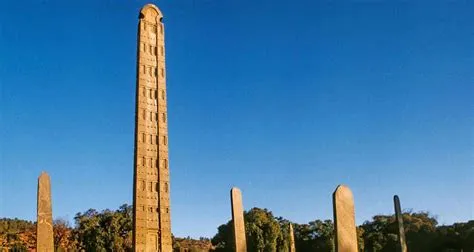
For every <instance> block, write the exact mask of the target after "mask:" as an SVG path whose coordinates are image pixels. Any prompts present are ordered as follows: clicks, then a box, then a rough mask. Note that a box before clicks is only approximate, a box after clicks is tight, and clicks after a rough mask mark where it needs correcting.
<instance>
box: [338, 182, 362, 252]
mask: <svg viewBox="0 0 474 252" xmlns="http://www.w3.org/2000/svg"><path fill="white" fill-rule="evenodd" d="M332 200H333V211H334V227H335V234H336V241H335V244H336V252H357V251H358V250H357V230H356V225H355V213H354V197H353V196H352V192H351V190H350V189H349V187H347V186H345V185H339V186H338V187H337V188H336V191H334V193H333V196H332Z"/></svg>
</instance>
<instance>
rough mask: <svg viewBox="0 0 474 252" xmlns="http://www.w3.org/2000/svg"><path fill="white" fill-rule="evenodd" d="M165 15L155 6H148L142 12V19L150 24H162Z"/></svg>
mask: <svg viewBox="0 0 474 252" xmlns="http://www.w3.org/2000/svg"><path fill="white" fill-rule="evenodd" d="M162 18H163V14H162V13H161V11H160V9H158V7H156V5H154V4H147V5H145V6H144V7H143V8H142V9H141V10H140V19H144V20H145V21H148V22H150V23H161V19H162Z"/></svg>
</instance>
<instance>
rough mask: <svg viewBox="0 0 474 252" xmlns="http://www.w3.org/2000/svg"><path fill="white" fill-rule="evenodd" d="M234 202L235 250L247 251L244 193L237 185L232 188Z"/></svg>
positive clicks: (231, 194)
mask: <svg viewBox="0 0 474 252" xmlns="http://www.w3.org/2000/svg"><path fill="white" fill-rule="evenodd" d="M230 198H231V204H232V223H233V227H234V229H233V230H234V242H235V252H247V241H246V239H245V223H244V207H243V204H242V193H241V192H240V189H239V188H237V187H233V188H232V189H231V190H230Z"/></svg>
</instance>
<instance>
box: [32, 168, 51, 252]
mask: <svg viewBox="0 0 474 252" xmlns="http://www.w3.org/2000/svg"><path fill="white" fill-rule="evenodd" d="M37 197H38V198H37V200H38V201H37V208H36V210H37V222H36V251H38V252H54V238H53V210H52V207H51V179H50V178H49V175H48V174H47V173H46V172H42V173H41V175H40V176H39V177H38V195H37Z"/></svg>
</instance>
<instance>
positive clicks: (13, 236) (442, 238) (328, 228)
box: [0, 204, 474, 252]
mask: <svg viewBox="0 0 474 252" xmlns="http://www.w3.org/2000/svg"><path fill="white" fill-rule="evenodd" d="M244 217H245V227H246V236H247V248H248V251H249V252H277V251H278V252H288V251H289V235H288V224H289V223H290V222H291V221H289V220H287V219H284V218H282V217H275V216H273V214H272V212H270V211H269V210H267V209H261V208H252V209H250V210H249V211H246V212H245V215H244ZM403 221H404V226H405V232H406V240H407V245H408V251H410V252H425V251H433V252H437V251H440V252H448V251H464V252H466V251H473V250H474V220H470V221H468V222H465V223H455V224H453V225H447V226H441V225H438V222H437V221H436V218H435V217H433V215H431V214H429V213H427V212H413V211H407V212H404V214H403ZM74 222H75V223H74V225H73V226H71V225H70V224H69V223H68V222H67V221H65V220H61V219H58V220H55V221H54V245H55V248H56V251H132V207H131V206H130V205H126V204H125V205H122V206H120V207H119V209H117V210H114V211H113V210H108V209H106V210H103V211H101V212H99V211H97V210H94V209H89V210H87V211H85V212H83V213H77V214H76V216H75V217H74ZM291 223H292V224H293V227H294V233H295V245H296V250H297V251H298V252H306V251H308V252H309V251H319V252H325V251H327V252H332V251H334V232H333V231H334V230H333V229H334V225H333V222H332V220H314V221H311V222H309V223H302V224H300V223H294V222H291ZM231 224H232V223H231V221H229V222H227V223H226V224H222V225H221V226H219V227H218V228H217V234H216V235H215V236H214V237H212V238H211V239H209V238H204V237H201V238H200V239H191V238H190V237H187V238H178V237H173V250H174V251H180V252H200V251H216V252H222V251H226V252H227V251H229V252H230V251H233V246H234V244H233V235H232V229H231V227H232V226H231ZM35 225H36V224H35V223H34V222H31V221H25V220H20V219H7V218H3V219H0V251H5V250H7V251H31V250H33V249H35V245H36V226H35ZM396 232H397V227H396V223H395V218H394V216H393V215H376V216H374V217H372V219H371V220H368V221H366V222H364V224H362V225H360V226H358V227H357V234H358V241H359V250H360V251H367V252H374V251H387V252H388V251H390V252H393V251H396V246H397V235H396Z"/></svg>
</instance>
